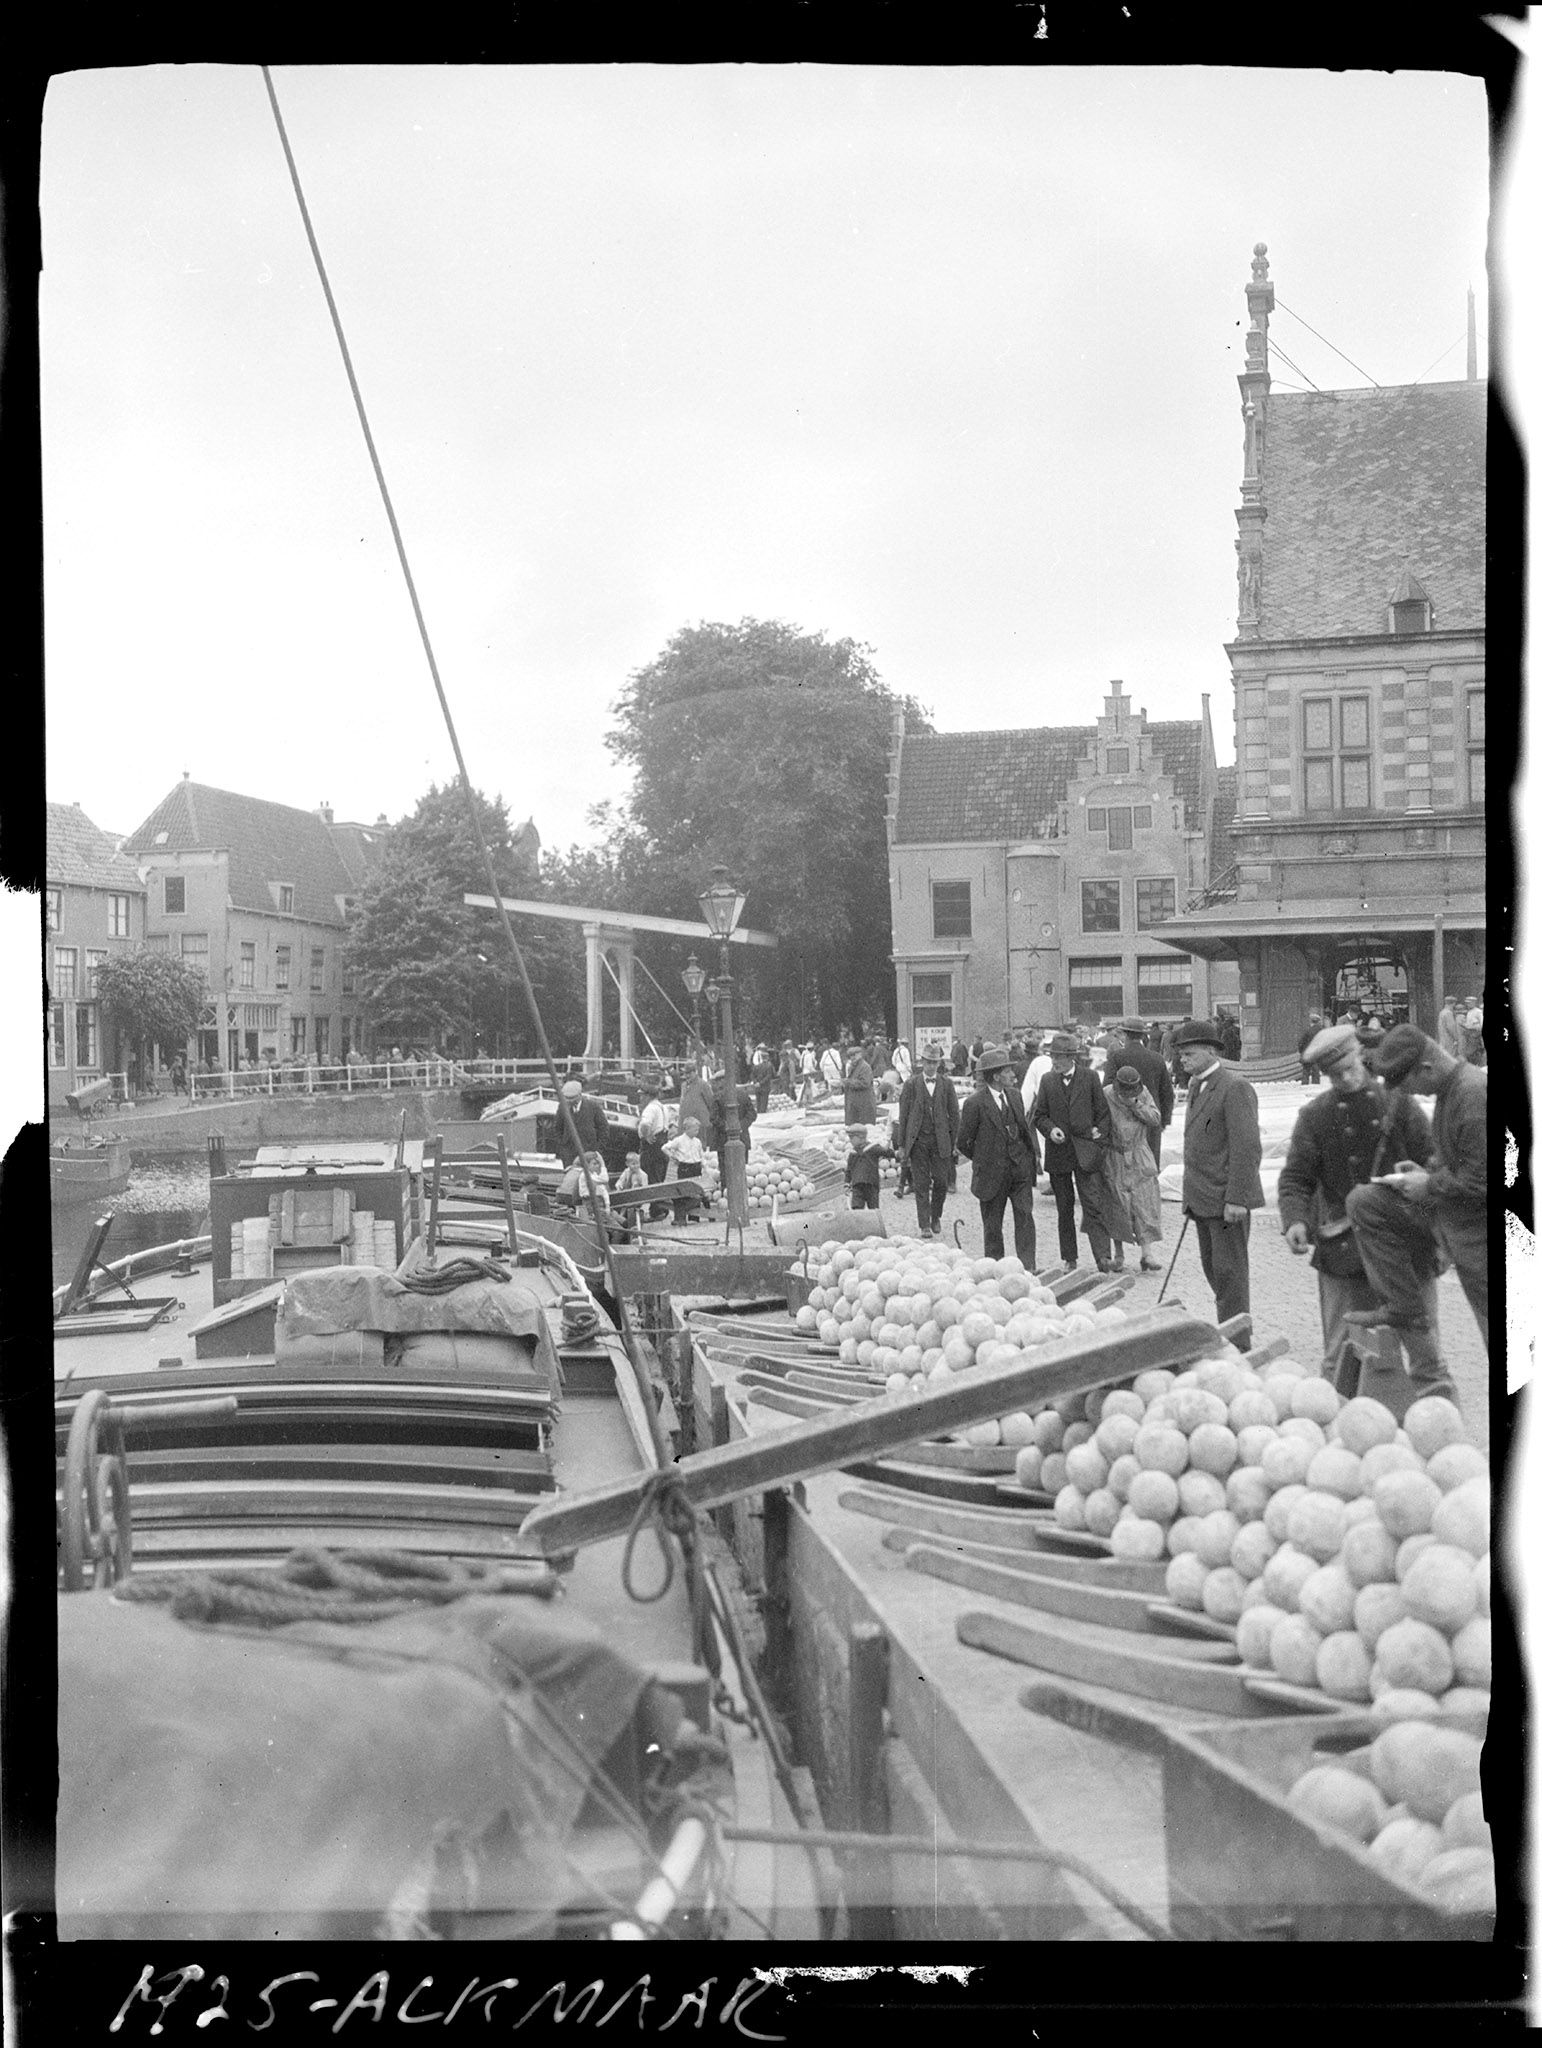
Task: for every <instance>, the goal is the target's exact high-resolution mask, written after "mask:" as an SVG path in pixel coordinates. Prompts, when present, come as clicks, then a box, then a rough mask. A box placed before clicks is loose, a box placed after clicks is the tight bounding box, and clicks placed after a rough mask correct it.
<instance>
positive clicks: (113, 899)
mask: <svg viewBox="0 0 1542 2048" xmlns="http://www.w3.org/2000/svg"><path fill="white" fill-rule="evenodd" d="M128 935H129V900H128V898H127V896H109V897H108V899H107V936H108V938H110V939H126V938H127V937H128Z"/></svg>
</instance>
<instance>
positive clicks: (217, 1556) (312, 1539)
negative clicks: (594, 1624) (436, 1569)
mask: <svg viewBox="0 0 1542 2048" xmlns="http://www.w3.org/2000/svg"><path fill="white" fill-rule="evenodd" d="M513 1544H514V1532H513V1530H512V1529H498V1528H478V1527H473V1526H469V1525H468V1524H466V1523H463V1522H462V1523H454V1522H445V1523H424V1524H422V1525H420V1526H417V1527H413V1526H408V1525H402V1524H391V1523H385V1524H383V1525H382V1524H380V1523H378V1522H349V1521H346V1520H343V1519H338V1520H335V1521H334V1520H331V1519H329V1520H327V1521H325V1522H308V1521H304V1520H299V1519H294V1518H289V1517H284V1518H282V1519H279V1518H275V1520H273V1521H272V1522H264V1523H261V1524H259V1525H258V1526H257V1527H255V1528H253V1527H246V1526H242V1525H240V1524H232V1525H228V1526H226V1527H224V1528H221V1527H219V1526H217V1525H216V1526H213V1527H210V1526H208V1525H200V1524H188V1525H185V1526H181V1527H179V1526H177V1525H175V1524H167V1525H166V1526H164V1527H153V1528H147V1529H145V1530H143V1531H141V1530H140V1529H138V1528H136V1529H135V1531H134V1576H135V1577H136V1578H138V1577H140V1576H148V1575H149V1574H150V1573H152V1572H168V1571H191V1570H198V1571H217V1570H219V1569H220V1567H221V1566H222V1565H228V1566H239V1567H240V1568H242V1569H246V1568H247V1567H249V1566H252V1565H260V1564H263V1563H273V1564H277V1563H279V1562H280V1561H281V1560H282V1559H284V1558H285V1557H287V1556H288V1555H289V1553H290V1551H292V1550H377V1551H405V1552H407V1553H409V1554H410V1555H412V1556H414V1557H476V1558H496V1559H497V1560H498V1561H499V1562H500V1563H501V1564H503V1565H505V1566H506V1567H507V1568H508V1570H509V1571H510V1572H512V1573H516V1574H518V1577H519V1582H520V1583H521V1584H528V1585H529V1586H530V1587H531V1588H532V1589H533V1590H542V1589H547V1590H549V1589H551V1588H552V1587H553V1586H554V1585H555V1574H554V1573H553V1572H552V1569H551V1567H550V1566H549V1565H548V1564H546V1563H545V1561H544V1560H543V1559H538V1558H529V1557H520V1556H518V1555H517V1554H516V1552H515V1551H514V1548H513Z"/></svg>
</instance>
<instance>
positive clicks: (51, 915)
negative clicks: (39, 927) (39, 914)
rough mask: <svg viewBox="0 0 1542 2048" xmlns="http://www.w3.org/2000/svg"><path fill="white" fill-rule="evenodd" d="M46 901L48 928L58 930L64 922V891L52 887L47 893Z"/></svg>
mask: <svg viewBox="0 0 1542 2048" xmlns="http://www.w3.org/2000/svg"><path fill="white" fill-rule="evenodd" d="M46 901H47V904H48V929H49V930H50V931H51V932H56V931H58V929H59V927H60V926H61V925H62V924H63V923H64V891H63V890H62V889H50V890H49V891H48V893H47V898H46Z"/></svg>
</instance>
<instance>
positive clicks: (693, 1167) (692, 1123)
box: [663, 1116, 707, 1230]
mask: <svg viewBox="0 0 1542 2048" xmlns="http://www.w3.org/2000/svg"><path fill="white" fill-rule="evenodd" d="M663 1150H664V1156H665V1157H666V1158H667V1159H672V1160H673V1161H674V1163H675V1179H676V1180H700V1179H701V1169H702V1164H703V1162H704V1160H705V1159H706V1156H707V1155H706V1152H705V1151H704V1149H703V1147H702V1142H701V1122H700V1119H699V1118H697V1117H694V1116H688V1117H683V1118H682V1119H681V1122H680V1131H679V1135H678V1136H676V1137H673V1138H671V1139H670V1140H669V1141H668V1143H667V1144H666V1145H665V1146H664V1148H663ZM685 1213H686V1212H685V1204H684V1203H683V1202H677V1203H676V1204H675V1228H676V1229H677V1230H678V1229H679V1227H680V1225H681V1224H682V1223H683V1222H684V1221H685Z"/></svg>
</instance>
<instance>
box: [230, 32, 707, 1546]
mask: <svg viewBox="0 0 1542 2048" xmlns="http://www.w3.org/2000/svg"><path fill="white" fill-rule="evenodd" d="M261 69H262V82H263V84H264V85H265V86H266V87H267V89H268V103H269V105H270V106H271V107H272V109H273V120H274V123H275V125H276V126H277V128H278V139H279V142H280V144H281V145H282V147H283V151H284V161H285V163H286V164H287V165H288V166H289V179H290V183H291V184H292V185H293V186H294V196H295V199H296V201H297V202H298V204H299V208H300V219H301V221H302V222H303V223H304V227H305V238H306V240H307V241H308V242H309V243H310V249H311V256H312V258H313V259H314V261H315V265H316V274H317V276H318V277H319V278H320V279H321V289H322V293H323V295H324V297H325V299H326V302H327V311H328V313H329V314H330V315H331V318H332V331H333V333H334V334H335V335H336V336H337V345H338V348H339V350H340V351H341V354H342V358H343V368H344V370H345V371H346V373H347V376H348V388H349V390H350V391H351V392H352V393H353V403H354V409H355V410H356V411H357V413H358V415H359V425H360V427H361V428H362V429H363V433H364V445H365V447H366V448H367V449H368V451H369V459H370V463H371V466H372V467H373V469H374V472H375V482H376V483H377V484H378V485H379V487H380V497H381V502H382V503H383V504H384V506H385V514H386V519H387V521H388V522H389V524H390V528H391V538H392V540H393V541H394V542H395V543H396V555H397V560H398V561H399V562H400V563H401V569H402V576H403V578H404V579H405V581H406V585H407V595H408V597H409V598H410V599H411V602H412V615H413V617H414V618H415V619H416V620H417V624H418V636H419V638H420V639H421V640H422V642H423V652H424V654H425V656H426V657H427V660H428V672H429V674H430V676H431V677H432V678H433V684H434V691H435V694H436V695H437V697H438V699H439V709H440V711H441V712H442V713H443V714H444V723H445V729H446V731H447V732H448V733H449V736H450V745H451V747H452V749H453V750H454V754H455V765H456V767H457V769H458V770H459V771H460V780H461V788H462V790H463V791H464V792H465V797H466V809H467V812H468V814H469V816H470V818H471V829H472V831H473V833H474V834H475V836H476V842H477V850H478V851H479V853H480V854H481V856H482V866H483V868H484V870H485V871H486V874H487V882H488V887H489V889H490V890H491V892H492V897H493V901H494V903H495V904H496V905H497V907H498V915H499V917H500V918H501V919H502V920H503V932H504V937H505V938H506V939H507V940H508V942H509V951H510V952H511V953H512V955H513V957H514V965H515V966H516V968H517V969H518V970H519V979H520V983H521V986H522V987H523V989H524V992H525V1000H526V1002H527V1003H528V1004H529V1005H530V1014H531V1016H532V1017H533V1018H534V1019H535V1031H536V1038H537V1040H538V1041H539V1044H540V1048H541V1057H542V1059H543V1060H544V1061H545V1063H546V1071H547V1075H548V1077H549V1079H550V1081H551V1085H552V1092H553V1094H554V1095H555V1096H556V1098H557V1112H558V1115H559V1116H560V1118H561V1119H562V1126H563V1129H564V1130H565V1131H566V1132H567V1135H568V1139H569V1141H570V1142H571V1144H572V1145H573V1146H574V1147H575V1149H576V1153H577V1158H578V1166H579V1171H580V1172H581V1173H582V1174H583V1177H584V1186H585V1188H586V1190H587V1192H588V1197H589V1211H590V1214H591V1216H592V1217H593V1219H594V1227H595V1232H596V1235H597V1236H598V1238H599V1241H600V1255H601V1257H602V1258H603V1259H604V1262H605V1273H606V1278H607V1279H608V1280H609V1282H610V1288H611V1294H612V1296H613V1298H614V1300H615V1303H616V1315H617V1318H618V1320H619V1323H620V1335H621V1342H622V1345H623V1347H624V1349H625V1351H626V1355H627V1362H628V1364H629V1365H630V1366H631V1368H632V1372H633V1375H634V1377H635V1378H636V1380H637V1386H638V1391H639V1393H640V1394H641V1396H642V1406H643V1412H644V1414H645V1415H646V1416H647V1419H648V1432H649V1436H650V1438H651V1440H652V1443H653V1450H654V1455H655V1457H656V1458H657V1460H658V1464H659V1466H660V1468H661V1469H662V1470H668V1468H669V1467H670V1466H671V1465H672V1464H673V1462H674V1459H673V1456H672V1455H671V1452H670V1447H669V1443H668V1440H667V1438H666V1437H665V1435H664V1425H663V1422H662V1420H661V1419H660V1416H659V1412H658V1408H657V1406H656V1404H655V1402H654V1399H653V1389H652V1386H651V1384H650V1382H649V1379H648V1375H647V1372H646V1370H645V1368H644V1366H643V1362H642V1357H641V1354H640V1353H639V1351H638V1349H637V1337H636V1334H635V1332H634V1331H633V1329H632V1323H631V1318H630V1316H629V1315H628V1314H627V1308H626V1297H625V1295H624V1294H623V1293H622V1291H621V1283H620V1277H619V1275H618V1273H617V1270H616V1258H615V1252H614V1249H613V1248H612V1245H611V1242H610V1234H609V1232H608V1231H607V1229H606V1227H605V1217H604V1212H603V1211H602V1210H601V1208H600V1202H599V1194H598V1191H597V1189H596V1187H595V1184H594V1178H593V1175H592V1174H591V1173H590V1171H589V1167H588V1163H587V1161H586V1160H585V1158H584V1148H583V1144H582V1142H581V1141H580V1139H579V1135H578V1127H577V1125H576V1124H575V1123H574V1121H573V1112H572V1110H571V1109H570V1108H569V1107H568V1102H567V1098H566V1097H565V1096H564V1095H563V1093H562V1085H561V1083H560V1081H559V1080H558V1078H557V1063H556V1061H555V1059H554V1058H553V1057H552V1050H551V1045H550V1043H549V1041H548V1039H547V1036H546V1026H545V1024H544V1023H543V1021H542V1018H541V1012H540V1009H539V1007H538V1006H537V1003H536V1000H535V990H534V988H533V987H532V986H531V983H530V972H529V969H528V968H527V967H526V965H525V956H524V954H523V953H522V952H521V951H520V946H519V941H518V940H517V939H516V938H515V936H514V927H513V925H512V924H510V922H509V913H508V911H507V910H505V909H504V907H503V891H502V890H501V889H500V888H499V886H498V877H497V875H496V873H495V872H494V869H493V861H492V855H491V853H490V852H489V851H488V847H487V838H486V835H485V834H484V832H483V830H482V820H481V818H480V817H479V816H478V815H477V807H476V800H475V798H474V797H473V795H472V792H471V777H470V776H469V775H468V773H467V772H466V757H465V755H464V754H463V753H462V752H461V746H460V738H459V735H458V734H457V732H456V730H455V720H454V718H453V717H452V716H451V714H450V703H449V699H448V697H447V696H446V695H445V690H444V684H443V682H442V681H441V680H440V676H439V664H438V662H437V660H436V659H435V657H434V648H433V642H432V641H431V640H430V638H429V633H428V624H427V621H426V620H425V619H424V617H423V607H422V605H421V604H420V603H419V602H418V591H417V585H416V584H415V583H414V581H413V576H412V568H411V565H410V564H409V562H408V560H407V549H406V546H405V545H404V543H403V541H402V534H401V528H400V526H399V525H398V524H397V519H396V508H395V506H394V505H393V504H392V502H391V493H390V489H389V488H388V486H387V484H386V479H385V471H384V469H383V468H382V467H381V463H380V456H379V454H378V452H377V450H376V447H375V437H374V435H373V434H372V433H371V431H370V424H369V415H368V413H367V412H366V411H365V409H364V395H363V393H362V392H361V391H360V389H359V380H358V378H357V377H356V376H355V375H354V369H353V358H352V357H351V356H350V355H349V353H348V342H347V338H346V336H345V335H344V333H343V323H342V320H341V318H340V317H339V315H338V310H337V301H336V300H335V299H334V298H333V296H332V286H331V282H330V280H329V279H328V276H327V267H326V264H325V262H324V261H323V260H322V255H321V247H320V244H319V243H318V242H317V240H316V230H315V229H314V228H313V227H312V225H311V216H310V209H309V207H307V205H306V203H305V192H304V189H303V187H302V186H301V183H300V173H299V170H298V168H297V166H296V164H295V160H294V151H293V150H292V149H291V148H290V147H289V135H288V132H287V130H286V129H285V127H284V117H283V115H282V113H281V112H280V111H279V104H278V94H277V93H276V92H275V91H274V89H273V75H272V73H271V71H270V70H269V68H268V66H267V65H266V64H264V65H263V66H262V67H261ZM688 1562H689V1561H688Z"/></svg>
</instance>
